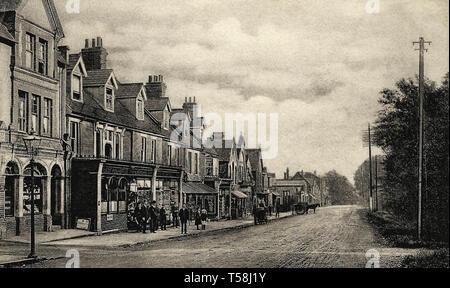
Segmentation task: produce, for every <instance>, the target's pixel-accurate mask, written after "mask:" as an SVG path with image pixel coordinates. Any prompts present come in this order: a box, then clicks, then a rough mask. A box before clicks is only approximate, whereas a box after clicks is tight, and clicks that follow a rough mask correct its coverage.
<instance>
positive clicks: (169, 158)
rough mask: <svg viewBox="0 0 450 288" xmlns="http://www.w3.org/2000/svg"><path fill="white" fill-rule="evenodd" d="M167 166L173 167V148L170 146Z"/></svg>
mask: <svg viewBox="0 0 450 288" xmlns="http://www.w3.org/2000/svg"><path fill="white" fill-rule="evenodd" d="M167 164H168V165H169V166H171V165H172V146H170V145H169V146H168V150H167Z"/></svg>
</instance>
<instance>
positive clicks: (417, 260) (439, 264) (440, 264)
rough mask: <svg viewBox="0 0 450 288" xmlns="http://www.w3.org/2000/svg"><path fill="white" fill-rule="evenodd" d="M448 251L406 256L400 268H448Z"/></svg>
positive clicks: (441, 250) (442, 250)
mask: <svg viewBox="0 0 450 288" xmlns="http://www.w3.org/2000/svg"><path fill="white" fill-rule="evenodd" d="M449 261H450V259H449V250H448V248H446V249H440V250H438V251H435V252H433V253H427V252H419V254H418V255H417V256H408V257H406V258H405V259H404V260H403V261H402V263H401V267H402V268H449Z"/></svg>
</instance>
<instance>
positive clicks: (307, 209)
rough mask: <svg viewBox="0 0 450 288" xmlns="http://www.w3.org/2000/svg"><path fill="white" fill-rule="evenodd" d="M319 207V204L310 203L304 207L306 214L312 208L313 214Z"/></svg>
mask: <svg viewBox="0 0 450 288" xmlns="http://www.w3.org/2000/svg"><path fill="white" fill-rule="evenodd" d="M318 207H320V204H312V205H308V207H307V208H306V214H308V211H309V210H314V214H316V209H317V208H318Z"/></svg>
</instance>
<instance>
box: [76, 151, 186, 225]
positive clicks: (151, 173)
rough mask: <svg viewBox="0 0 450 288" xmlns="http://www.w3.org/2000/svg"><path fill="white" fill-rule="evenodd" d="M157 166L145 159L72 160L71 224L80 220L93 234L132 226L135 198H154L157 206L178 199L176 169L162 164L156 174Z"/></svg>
mask: <svg viewBox="0 0 450 288" xmlns="http://www.w3.org/2000/svg"><path fill="white" fill-rule="evenodd" d="M158 169H159V167H157V166H155V165H151V164H146V163H142V164H141V163H131V162H124V161H114V160H99V159H94V160H86V159H75V160H73V162H72V179H73V181H72V211H73V213H72V215H73V219H72V224H73V227H76V226H77V223H78V222H79V221H80V220H82V221H83V222H84V223H89V225H88V226H89V228H88V229H89V230H90V231H94V232H97V234H102V233H105V232H111V231H127V230H129V229H134V228H135V220H134V209H135V207H136V206H137V203H138V202H142V203H144V202H148V203H151V202H152V201H156V202H157V205H158V206H159V205H165V206H166V207H169V206H168V205H169V204H170V202H171V201H173V200H174V201H178V199H179V197H178V195H179V188H178V187H179V186H178V182H177V181H176V177H178V178H179V177H180V176H179V175H180V173H181V171H180V169H178V168H162V170H163V171H161V173H162V174H161V175H160V177H157V176H158V173H159V172H158ZM169 174H170V175H169ZM177 175H178V176H177ZM164 177H168V178H164ZM170 177H173V178H170ZM166 202H167V203H166Z"/></svg>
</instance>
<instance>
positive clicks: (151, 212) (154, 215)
mask: <svg viewBox="0 0 450 288" xmlns="http://www.w3.org/2000/svg"><path fill="white" fill-rule="evenodd" d="M148 214H149V216H150V218H151V219H156V218H158V216H157V215H158V214H157V211H156V208H155V207H153V206H150V208H149V209H148Z"/></svg>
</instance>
